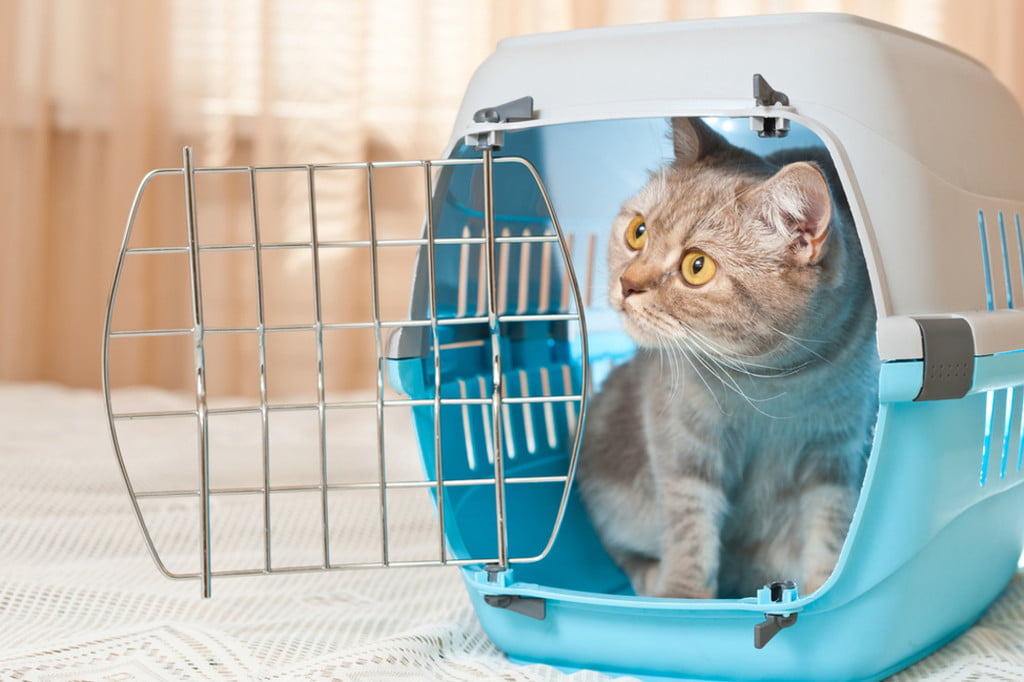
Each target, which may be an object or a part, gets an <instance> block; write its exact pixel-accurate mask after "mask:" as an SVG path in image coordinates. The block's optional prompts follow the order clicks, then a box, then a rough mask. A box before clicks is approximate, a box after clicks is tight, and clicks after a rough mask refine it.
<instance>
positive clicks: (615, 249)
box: [608, 119, 832, 357]
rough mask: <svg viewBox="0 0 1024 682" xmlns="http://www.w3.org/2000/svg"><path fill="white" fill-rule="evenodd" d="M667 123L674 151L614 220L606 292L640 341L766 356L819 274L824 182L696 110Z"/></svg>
mask: <svg viewBox="0 0 1024 682" xmlns="http://www.w3.org/2000/svg"><path fill="white" fill-rule="evenodd" d="M672 127H673V142H674V149H675V161H674V162H673V163H672V164H671V165H669V166H667V167H665V168H662V169H660V170H658V171H656V172H655V173H653V174H652V177H651V179H650V181H649V182H648V183H647V185H646V186H645V187H644V188H643V189H641V190H640V191H639V192H638V193H637V194H636V195H634V196H633V197H631V198H630V199H629V200H627V201H626V202H625V203H624V204H623V206H622V209H621V211H620V213H619V215H618V216H617V217H616V219H615V221H614V224H613V226H612V232H611V235H610V237H609V249H608V256H609V257H608V265H609V299H610V303H611V305H612V307H613V308H614V309H616V310H618V311H620V313H621V314H622V318H623V324H624V326H625V328H626V331H627V332H628V333H629V334H630V336H632V337H633V339H634V340H636V341H637V342H638V343H639V344H640V345H642V346H647V347H663V348H681V349H687V350H690V351H695V352H699V353H701V354H704V355H712V356H734V357H753V356H757V357H766V356H770V355H771V354H772V353H773V352H775V351H777V350H778V349H779V348H780V347H781V346H783V345H785V343H786V341H785V340H786V338H787V334H792V332H794V331H795V330H797V329H798V327H799V326H800V324H801V323H802V322H803V320H804V317H805V315H806V314H807V311H808V308H809V305H810V303H811V299H812V297H813V294H814V291H815V288H816V287H817V286H818V282H819V279H820V278H821V277H822V270H823V268H822V267H821V265H822V262H823V260H824V259H825V258H826V255H827V253H828V251H829V248H830V246H831V245H830V244H829V239H828V237H829V222H830V219H831V215H832V200H831V197H830V195H829V188H828V184H827V182H826V180H825V177H824V176H823V175H822V173H821V171H820V170H819V169H818V168H817V167H816V166H815V165H813V164H811V163H805V162H799V163H791V164H789V165H786V166H783V167H782V168H781V169H778V168H775V167H772V166H770V165H768V164H767V163H765V162H764V161H762V160H761V159H760V158H758V157H756V156H755V155H753V154H750V153H748V152H746V151H743V150H741V149H738V148H736V147H734V146H732V145H730V144H729V143H728V142H726V141H725V140H724V139H723V138H722V137H721V136H719V135H717V134H715V133H714V132H713V131H712V130H711V129H710V128H708V127H707V126H706V125H705V124H704V123H703V122H701V121H700V120H699V119H693V120H690V119H675V120H673V126H672Z"/></svg>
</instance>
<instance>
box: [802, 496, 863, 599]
mask: <svg viewBox="0 0 1024 682" xmlns="http://www.w3.org/2000/svg"><path fill="white" fill-rule="evenodd" d="M856 503H857V497H856V494H855V492H854V490H853V489H852V488H851V487H850V486H844V485H841V484H837V483H820V484H817V485H813V486H812V487H810V488H808V489H806V490H805V491H804V492H803V494H802V495H801V497H800V511H801V515H802V517H803V520H804V521H803V531H804V532H803V535H804V546H803V551H802V554H801V569H802V571H801V572H802V573H803V584H802V585H801V586H800V588H801V591H802V592H803V593H804V594H810V593H812V592H814V591H816V590H817V589H818V588H820V587H821V586H822V585H823V584H825V581H826V580H828V578H829V576H831V575H832V571H834V570H835V567H836V562H837V561H838V560H839V554H840V552H842V549H843V543H844V542H845V541H846V534H847V532H848V531H849V528H850V520H851V519H852V517H853V509H854V506H855V505H856Z"/></svg>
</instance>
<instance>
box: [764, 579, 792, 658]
mask: <svg viewBox="0 0 1024 682" xmlns="http://www.w3.org/2000/svg"><path fill="white" fill-rule="evenodd" d="M796 596H797V594H796V583H794V582H793V581H792V580H776V581H775V582H772V583H769V584H767V585H765V586H764V587H763V588H762V589H760V590H758V591H757V597H758V601H759V602H760V603H768V602H770V603H772V604H784V603H786V602H789V601H793V600H794V599H796ZM796 617H797V613H796V612H795V611H793V612H791V613H766V614H764V622H763V623H758V624H757V625H755V626H754V648H755V649H763V648H764V645H765V644H767V643H768V642H770V641H771V640H772V637H774V636H775V635H777V634H779V631H781V630H784V629H786V628H788V627H790V626H792V625H793V624H794V623H796Z"/></svg>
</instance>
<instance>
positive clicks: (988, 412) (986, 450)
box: [979, 391, 995, 486]
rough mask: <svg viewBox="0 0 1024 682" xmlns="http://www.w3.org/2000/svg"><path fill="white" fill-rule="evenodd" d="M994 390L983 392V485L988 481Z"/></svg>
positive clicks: (981, 482)
mask: <svg viewBox="0 0 1024 682" xmlns="http://www.w3.org/2000/svg"><path fill="white" fill-rule="evenodd" d="M994 402H995V391H987V392H986V393H985V436H984V438H983V439H982V444H981V478H980V481H979V482H980V484H981V485H983V486H984V485H985V483H986V482H987V481H988V464H989V455H990V453H991V450H992V426H993V424H992V422H993V420H994V419H995V410H994Z"/></svg>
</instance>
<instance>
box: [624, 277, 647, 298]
mask: <svg viewBox="0 0 1024 682" xmlns="http://www.w3.org/2000/svg"><path fill="white" fill-rule="evenodd" d="M619 285H620V286H621V287H622V298H624V299H625V298H629V297H630V296H632V295H633V294H641V293H643V292H645V291H647V287H646V286H644V285H643V284H641V283H640V282H637V281H635V280H632V279H629V278H628V277H626V276H625V275H623V276H622V277H619Z"/></svg>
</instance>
